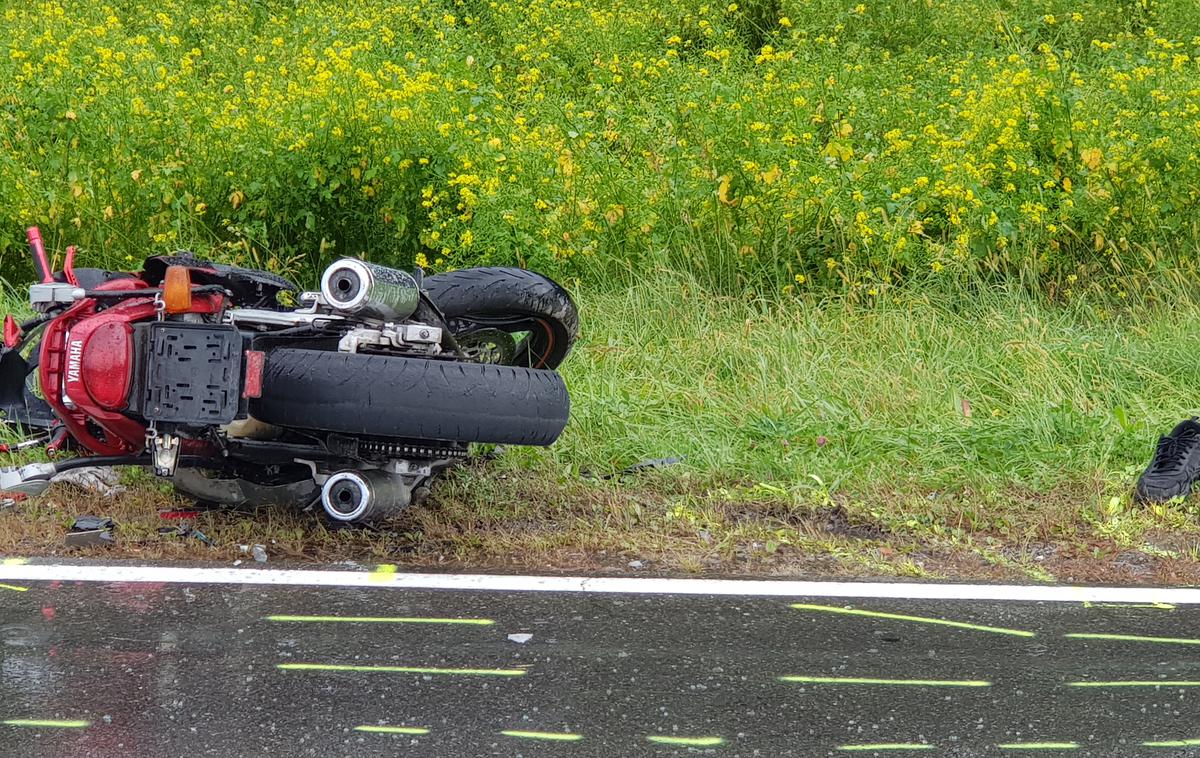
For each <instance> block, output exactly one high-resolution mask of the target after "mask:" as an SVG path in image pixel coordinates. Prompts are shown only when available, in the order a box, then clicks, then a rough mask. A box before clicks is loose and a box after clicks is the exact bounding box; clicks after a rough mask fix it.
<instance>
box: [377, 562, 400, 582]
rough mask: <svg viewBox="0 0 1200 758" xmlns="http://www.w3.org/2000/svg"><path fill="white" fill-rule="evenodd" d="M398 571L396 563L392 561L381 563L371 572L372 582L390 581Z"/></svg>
mask: <svg viewBox="0 0 1200 758" xmlns="http://www.w3.org/2000/svg"><path fill="white" fill-rule="evenodd" d="M395 573H396V567H395V565H393V564H391V563H381V564H379V565H378V566H376V567H375V570H374V571H372V572H371V581H372V582H390V581H392V577H393V576H394V575H395Z"/></svg>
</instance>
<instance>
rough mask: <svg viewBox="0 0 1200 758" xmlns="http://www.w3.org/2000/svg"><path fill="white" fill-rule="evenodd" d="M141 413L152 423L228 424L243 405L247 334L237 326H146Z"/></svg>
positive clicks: (175, 323) (168, 323)
mask: <svg viewBox="0 0 1200 758" xmlns="http://www.w3.org/2000/svg"><path fill="white" fill-rule="evenodd" d="M144 340H145V341H144V343H143V344H144V345H145V346H146V350H145V352H144V353H143V355H145V356H146V364H145V365H146V369H145V372H144V374H143V382H142V387H143V391H142V416H143V417H145V419H146V420H147V421H161V422H167V423H180V424H228V423H229V422H231V421H233V420H234V419H235V418H237V416H238V412H239V410H240V403H241V396H242V392H241V382H242V353H243V348H242V336H241V334H240V333H239V332H238V330H237V329H235V328H234V327H232V326H216V325H212V324H183V323H177V322H154V323H152V324H148V325H146V326H145V334H144Z"/></svg>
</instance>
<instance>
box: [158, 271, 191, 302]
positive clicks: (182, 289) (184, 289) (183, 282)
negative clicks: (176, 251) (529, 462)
mask: <svg viewBox="0 0 1200 758" xmlns="http://www.w3.org/2000/svg"><path fill="white" fill-rule="evenodd" d="M163 306H164V307H165V308H166V310H167V313H187V312H188V311H190V310H191V309H192V277H191V274H189V273H188V270H187V268H186V267H185V266H167V274H166V276H165V277H164V278H163Z"/></svg>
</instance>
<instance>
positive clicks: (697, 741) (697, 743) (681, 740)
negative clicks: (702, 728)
mask: <svg viewBox="0 0 1200 758" xmlns="http://www.w3.org/2000/svg"><path fill="white" fill-rule="evenodd" d="M646 739H647V740H649V741H650V742H653V743H655V744H656V745H678V746H679V747H716V746H717V745H724V744H725V738H724V737H669V736H667V735H665V734H652V735H650V736H649V737H647V738H646Z"/></svg>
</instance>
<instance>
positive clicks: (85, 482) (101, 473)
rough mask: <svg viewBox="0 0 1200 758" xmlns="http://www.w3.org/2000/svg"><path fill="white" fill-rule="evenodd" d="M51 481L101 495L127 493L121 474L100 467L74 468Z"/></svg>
mask: <svg viewBox="0 0 1200 758" xmlns="http://www.w3.org/2000/svg"><path fill="white" fill-rule="evenodd" d="M50 481H52V482H66V483H67V484H73V485H75V486H76V487H79V488H81V489H85V490H91V491H92V492H99V493H100V494H101V495H119V494H121V493H122V492H124V491H125V487H124V485H122V484H121V472H120V471H117V470H116V469H115V468H101V467H98V466H89V467H87V468H73V469H70V470H69V471H64V472H62V473H61V474H55V475H54V476H53V477H51V478H50Z"/></svg>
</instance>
